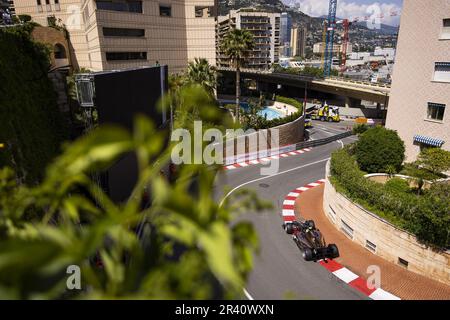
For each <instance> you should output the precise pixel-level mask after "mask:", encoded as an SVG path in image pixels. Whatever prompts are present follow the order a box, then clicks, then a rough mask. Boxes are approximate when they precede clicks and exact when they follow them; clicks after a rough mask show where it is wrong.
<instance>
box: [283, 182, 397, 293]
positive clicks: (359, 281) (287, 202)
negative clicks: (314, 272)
mask: <svg viewBox="0 0 450 320" xmlns="http://www.w3.org/2000/svg"><path fill="white" fill-rule="evenodd" d="M324 182H325V179H320V180H317V181H316V182H312V183H309V184H307V185H306V186H303V187H300V188H297V189H294V190H292V191H291V192H289V193H288V195H287V196H286V197H285V198H284V201H283V209H282V212H281V214H282V216H283V221H284V223H290V222H292V221H294V220H295V209H294V206H295V200H296V199H297V198H298V196H300V194H301V193H302V192H305V191H307V190H309V189H311V188H314V187H317V186H320V185H321V184H323V183H324ZM319 263H320V265H321V266H323V267H324V268H325V269H327V270H328V271H330V272H331V273H332V274H334V275H335V276H336V277H338V278H339V279H341V280H342V281H344V282H345V283H347V284H348V285H349V286H350V287H353V288H355V289H356V290H358V291H359V292H361V293H363V294H364V295H366V296H368V297H369V298H371V299H372V300H400V298H399V297H397V296H395V295H393V294H391V293H389V292H387V291H385V290H383V289H381V288H369V286H368V285H367V281H366V280H365V279H364V278H362V277H360V276H358V275H357V274H355V273H353V272H351V271H350V270H349V269H347V268H345V267H344V266H342V265H341V264H340V263H337V262H336V261H334V260H331V259H327V260H326V261H325V260H320V261H319Z"/></svg>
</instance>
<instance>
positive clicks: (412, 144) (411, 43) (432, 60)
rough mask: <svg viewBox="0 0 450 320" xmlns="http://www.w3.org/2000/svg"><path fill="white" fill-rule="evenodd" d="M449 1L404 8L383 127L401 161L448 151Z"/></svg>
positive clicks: (415, 0)
mask: <svg viewBox="0 0 450 320" xmlns="http://www.w3.org/2000/svg"><path fill="white" fill-rule="evenodd" d="M449 109H450V1H448V0H433V1H423V0H408V1H405V2H404V4H403V10H402V17H401V23H400V33H399V37H398V44H397V51H396V58H395V68H394V73H393V77H392V87H391V95H390V99H389V107H388V112H387V120H386V127H388V128H390V129H394V130H397V132H398V133H399V135H400V137H401V138H402V139H403V141H404V142H405V146H406V161H414V160H415V159H416V158H417V155H418V154H419V152H420V150H421V149H423V148H428V147H442V148H443V149H445V150H449V151H450V110H449Z"/></svg>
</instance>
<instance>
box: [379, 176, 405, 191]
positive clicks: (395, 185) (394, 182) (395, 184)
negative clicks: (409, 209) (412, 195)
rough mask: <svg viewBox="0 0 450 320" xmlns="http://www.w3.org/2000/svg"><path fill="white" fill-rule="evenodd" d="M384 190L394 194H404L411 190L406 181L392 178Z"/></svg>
mask: <svg viewBox="0 0 450 320" xmlns="http://www.w3.org/2000/svg"><path fill="white" fill-rule="evenodd" d="M384 188H385V189H386V190H387V191H390V192H394V193H406V192H409V191H410V190H411V189H410V187H409V183H408V181H407V180H405V179H402V178H392V179H390V180H388V181H387V182H386V184H385V185H384Z"/></svg>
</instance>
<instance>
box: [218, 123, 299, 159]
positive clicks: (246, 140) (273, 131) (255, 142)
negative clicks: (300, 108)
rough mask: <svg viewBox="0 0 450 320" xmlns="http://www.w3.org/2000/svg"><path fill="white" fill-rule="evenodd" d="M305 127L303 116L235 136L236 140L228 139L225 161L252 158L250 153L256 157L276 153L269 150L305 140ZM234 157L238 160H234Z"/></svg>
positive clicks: (225, 147) (224, 152) (225, 148)
mask: <svg viewBox="0 0 450 320" xmlns="http://www.w3.org/2000/svg"><path fill="white" fill-rule="evenodd" d="M304 127H305V119H304V117H303V116H301V117H299V118H298V119H297V120H294V121H292V122H289V123H285V124H282V125H280V126H277V127H273V128H270V129H264V130H258V131H256V132H254V133H250V134H247V135H242V136H240V137H238V138H235V139H234V141H226V143H225V145H224V150H223V154H224V159H226V161H225V163H226V164H228V163H235V162H240V161H245V160H251V159H252V156H250V157H249V156H248V155H254V156H255V157H254V158H257V157H265V156H268V155H271V154H272V155H273V154H274V153H273V152H272V153H271V152H270V151H268V150H270V149H274V148H275V149H276V148H280V149H281V147H283V146H289V145H293V144H296V143H297V142H301V141H303V140H304ZM277 139H278V143H277ZM258 154H259V155H258ZM257 155H258V156H257ZM233 157H234V158H236V160H234V161H233V160H232V158H233ZM230 159H231V160H230Z"/></svg>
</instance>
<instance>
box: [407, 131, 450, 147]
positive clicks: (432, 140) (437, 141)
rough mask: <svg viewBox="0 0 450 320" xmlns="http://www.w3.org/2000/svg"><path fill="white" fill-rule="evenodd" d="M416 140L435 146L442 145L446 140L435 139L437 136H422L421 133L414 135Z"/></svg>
mask: <svg viewBox="0 0 450 320" xmlns="http://www.w3.org/2000/svg"><path fill="white" fill-rule="evenodd" d="M414 141H415V142H419V143H423V144H428V145H430V146H433V147H441V146H442V145H443V144H444V142H445V141H444V140H441V139H435V138H430V137H426V136H421V135H419V134H417V135H415V136H414Z"/></svg>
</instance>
